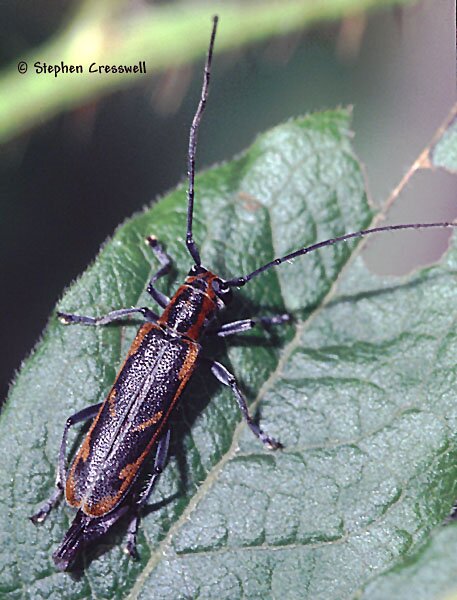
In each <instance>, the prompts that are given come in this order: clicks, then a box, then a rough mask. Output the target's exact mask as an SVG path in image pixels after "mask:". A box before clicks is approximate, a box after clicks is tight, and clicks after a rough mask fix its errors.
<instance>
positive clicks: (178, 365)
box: [30, 17, 456, 570]
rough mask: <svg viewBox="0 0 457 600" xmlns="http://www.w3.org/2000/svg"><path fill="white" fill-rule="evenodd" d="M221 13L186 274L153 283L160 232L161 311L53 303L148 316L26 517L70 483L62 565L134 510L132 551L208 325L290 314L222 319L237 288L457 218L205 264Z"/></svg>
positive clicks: (227, 379) (283, 318)
mask: <svg viewBox="0 0 457 600" xmlns="http://www.w3.org/2000/svg"><path fill="white" fill-rule="evenodd" d="M217 23H218V18H217V17H214V18H213V27H212V32H211V38H210V43H209V48H208V53H207V58H206V62H205V69H204V77H203V85H202V91H201V97H200V101H199V104H198V107H197V111H196V113H195V116H194V119H193V121H192V125H191V128H190V136H189V149H188V191H187V232H186V247H187V250H188V252H189V254H190V256H191V258H192V260H193V263H194V264H193V265H192V267H191V268H190V270H189V272H188V275H187V277H186V279H185V281H184V283H183V284H182V285H181V286H180V287H179V288H178V290H177V291H176V292H175V294H174V296H173V297H172V298H171V299H170V298H168V297H166V296H165V295H164V294H163V293H162V292H160V291H159V290H158V289H157V288H156V287H155V284H156V282H157V280H158V279H159V278H161V277H163V276H164V275H166V274H167V273H168V272H169V270H170V266H171V259H170V258H169V256H168V255H167V253H166V252H165V250H164V248H163V247H162V246H161V244H160V243H159V241H158V240H157V239H156V238H155V237H154V236H149V237H148V238H147V240H146V242H147V244H148V245H149V246H150V248H151V249H152V251H153V253H154V254H155V256H156V258H157V260H158V262H159V265H160V268H159V269H158V271H157V272H156V273H155V274H154V275H153V276H152V278H151V280H150V282H149V284H148V287H147V291H148V293H149V294H150V295H151V297H152V298H153V300H154V301H155V302H156V303H157V304H158V305H159V306H160V307H161V308H162V309H163V312H162V314H161V315H158V314H157V313H156V312H154V311H153V310H152V309H150V308H149V307H137V308H122V309H118V310H114V311H112V312H110V313H108V314H107V315H105V316H102V317H89V316H82V315H75V314H68V313H61V312H59V313H57V314H58V317H59V318H60V320H61V321H62V322H63V323H64V324H77V323H79V324H84V325H105V324H108V323H111V322H114V321H117V320H122V319H124V318H125V317H127V316H129V315H132V314H140V315H142V316H143V317H144V319H145V323H144V324H143V325H142V326H141V327H140V329H139V330H138V333H137V335H136V337H135V339H134V341H133V343H132V345H131V347H130V350H129V352H128V354H127V357H126V359H125V361H124V363H123V365H122V367H121V369H120V370H119V373H118V375H117V377H116V380H115V382H114V384H113V386H112V388H111V390H110V391H109V393H108V395H107V397H106V399H105V400H104V402H100V403H98V404H94V405H93V406H89V407H87V408H84V409H83V410H81V411H79V412H78V413H76V414H74V415H72V416H71V417H69V418H68V419H67V422H66V424H65V428H64V433H63V436H62V441H61V445H60V450H59V458H58V468H57V478H56V487H55V490H54V492H53V494H52V495H51V497H50V498H49V499H48V500H47V501H46V502H45V503H44V504H43V505H42V506H41V507H40V508H39V510H38V511H37V512H36V513H35V514H34V515H33V516H32V517H30V518H31V520H32V521H33V522H34V523H41V522H43V521H44V520H45V519H46V518H47V516H48V514H49V513H50V511H51V510H52V509H53V508H54V507H55V506H56V504H57V503H58V501H59V500H60V498H61V496H62V495H63V494H64V493H65V498H66V501H67V503H68V504H69V505H70V506H72V507H75V508H77V509H78V510H77V513H76V516H75V518H74V520H73V522H72V524H71V526H70V528H69V529H68V531H67V533H66V534H65V537H64V539H63V541H62V543H61V545H60V546H59V548H58V549H57V550H56V551H55V552H54V554H53V559H54V562H55V564H56V567H57V568H58V569H59V570H69V569H71V568H72V566H73V564H74V562H75V560H76V558H77V557H78V555H79V553H80V552H81V550H82V549H83V548H84V547H85V546H87V545H88V544H90V543H92V542H94V541H95V540H97V539H98V538H100V537H101V536H102V535H104V534H105V533H106V532H107V531H108V530H109V529H110V528H111V527H112V526H113V525H114V523H116V522H117V521H118V520H119V519H120V518H121V517H124V516H125V517H128V519H129V521H128V526H127V544H126V552H127V553H128V554H130V555H131V556H132V557H135V556H136V534H137V529H138V524H139V519H140V515H141V510H142V508H143V507H144V506H145V504H146V503H147V500H148V498H149V497H150V495H151V493H152V491H153V489H154V487H155V486H156V484H157V481H158V479H159V476H160V474H161V473H162V471H163V469H164V467H165V465H166V461H167V455H168V449H169V444H170V416H171V414H172V412H173V411H174V409H175V407H176V405H177V404H178V403H179V402H180V401H181V398H182V394H183V391H184V389H185V388H186V386H187V384H188V382H189V380H190V378H191V376H192V374H193V373H194V371H195V369H196V368H197V366H198V364H199V363H200V362H201V361H202V360H204V359H202V356H201V350H202V346H201V341H202V340H203V338H204V336H205V334H206V335H207V334H213V335H217V336H219V337H227V336H230V335H234V334H239V333H243V332H245V331H248V330H250V329H252V328H254V327H258V326H269V325H281V324H283V323H286V322H288V321H289V320H290V317H289V315H287V314H283V315H277V316H272V317H254V318H251V319H243V320H239V321H234V322H231V323H226V324H224V325H221V326H217V325H216V318H217V316H218V315H219V313H221V311H223V310H224V308H225V307H226V306H227V305H228V304H229V303H230V301H231V299H232V288H240V287H242V286H244V285H245V284H247V283H248V282H249V281H250V280H251V279H253V278H254V277H257V276H259V275H260V274H261V273H263V272H264V271H266V270H268V269H270V268H272V267H276V266H279V265H280V264H282V263H283V262H285V261H290V260H293V259H294V258H297V257H299V256H303V255H305V254H308V253H310V252H314V251H316V250H318V249H321V248H324V247H326V246H331V245H333V244H336V243H340V242H345V241H348V240H351V239H353V238H357V237H362V236H365V235H369V234H373V233H380V232H385V231H396V230H401V229H424V228H432V227H455V226H456V224H455V223H450V222H440V223H410V224H400V225H390V226H384V227H375V228H372V229H365V230H361V231H357V232H354V233H348V234H345V235H342V236H339V237H335V238H332V239H328V240H325V241H322V242H318V243H316V244H313V245H311V246H308V247H303V248H299V249H298V250H296V251H295V252H292V253H290V254H287V255H286V256H283V257H280V258H275V259H273V260H271V261H270V262H268V263H266V264H264V265H262V266H260V267H258V268H257V269H255V270H254V271H252V272H251V273H248V274H246V275H243V276H238V277H234V278H232V279H228V280H224V279H223V278H221V277H219V276H218V275H217V274H215V273H213V272H212V271H211V270H209V269H207V268H205V267H204V266H203V265H202V262H201V259H200V253H199V249H198V246H197V244H196V243H195V241H194V239H193V233H192V220H193V207H194V177H195V155H196V149H197V135H198V128H199V125H200V121H201V118H202V115H203V112H204V109H205V106H206V101H207V97H208V90H209V81H210V71H211V62H212V55H213V48H214V40H215V36H216V29H217ZM209 365H210V369H211V372H212V374H213V375H214V376H215V378H216V379H217V380H218V381H219V382H220V383H221V384H223V385H225V386H228V387H229V388H230V389H231V390H232V392H233V394H234V396H235V399H236V401H237V403H238V406H239V408H240V411H241V413H242V416H243V417H244V419H245V421H246V422H247V425H248V426H249V427H250V429H251V431H252V432H253V433H254V435H255V436H256V437H257V438H259V440H260V441H261V442H262V443H263V444H264V445H265V446H266V447H268V448H270V449H278V448H281V447H282V445H281V443H280V442H279V441H278V440H276V439H274V438H272V437H270V436H269V435H268V434H267V433H266V432H265V431H263V430H262V428H261V427H260V426H259V425H258V424H257V423H256V422H255V421H254V420H253V418H252V416H251V415H250V412H249V409H248V406H247V403H246V400H245V398H244V395H243V393H242V391H241V389H240V387H239V386H238V384H237V381H236V379H235V377H234V376H233V375H232V374H231V373H230V372H229V371H228V370H227V369H226V368H225V367H224V366H223V365H222V364H221V363H219V362H216V361H210V362H209ZM89 419H93V421H92V424H91V426H90V428H89V430H88V432H87V434H86V436H85V438H84V440H83V442H82V444H81V446H80V447H79V450H78V451H77V453H76V455H75V457H74V458H73V460H72V462H71V464H70V467H69V468H68V470H67V469H66V445H67V436H68V432H69V429H70V428H71V427H72V426H74V425H75V424H77V423H80V422H82V421H86V420H89ZM154 451H155V455H154V466H153V471H152V475H151V476H150V479H149V481H148V483H147V485H146V486H145V487H144V488H142V487H141V485H140V484H139V481H140V480H139V475H140V474H142V472H143V469H144V467H145V464H146V462H147V459H148V458H149V457H150V456H152V455H153V453H154Z"/></svg>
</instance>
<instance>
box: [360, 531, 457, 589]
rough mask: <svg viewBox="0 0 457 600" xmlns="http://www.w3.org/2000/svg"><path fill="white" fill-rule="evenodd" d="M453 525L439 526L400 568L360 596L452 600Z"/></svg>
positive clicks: (456, 540)
mask: <svg viewBox="0 0 457 600" xmlns="http://www.w3.org/2000/svg"><path fill="white" fill-rule="evenodd" d="M456 553H457V527H456V525H455V524H453V525H450V526H448V527H446V528H441V529H439V530H438V531H436V532H435V535H434V536H433V537H432V538H431V540H430V541H429V542H428V543H427V544H426V545H425V546H424V547H421V548H420V550H419V551H418V552H416V553H415V554H414V555H413V556H411V557H410V558H409V560H408V561H407V562H406V563H405V565H404V566H403V567H402V568H396V569H393V570H392V572H390V573H388V574H387V575H384V576H383V577H381V578H379V579H378V580H376V581H375V582H374V583H373V584H371V585H368V586H367V589H366V590H365V591H364V594H363V595H361V596H360V598H361V599H367V600H368V599H369V600H385V598H389V600H404V599H405V598H414V599H415V600H456V598H457V581H456V578H455V557H456Z"/></svg>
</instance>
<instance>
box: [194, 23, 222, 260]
mask: <svg viewBox="0 0 457 600" xmlns="http://www.w3.org/2000/svg"><path fill="white" fill-rule="evenodd" d="M218 20H219V17H218V16H217V15H215V16H214V17H213V30H212V32H211V38H210V41H209V47H208V54H207V55H206V62H205V70H204V72H203V85H202V92H201V96H200V102H199V103H198V107H197V112H196V113H195V116H194V119H193V121H192V125H191V126H190V135H189V152H188V154H187V176H188V178H189V187H188V190H187V233H186V246H187V249H188V250H189V252H190V255H191V256H192V259H193V261H194V263H195V264H196V265H197V266H200V264H201V260H200V253H199V251H198V248H197V244H196V243H195V242H194V238H193V236H192V220H193V214H194V180H195V153H196V151H197V138H198V128H199V126H200V121H201V119H202V115H203V111H204V110H205V106H206V100H207V98H208V89H209V79H210V74H211V60H212V58H213V48H214V39H215V37H216V29H217V22H218Z"/></svg>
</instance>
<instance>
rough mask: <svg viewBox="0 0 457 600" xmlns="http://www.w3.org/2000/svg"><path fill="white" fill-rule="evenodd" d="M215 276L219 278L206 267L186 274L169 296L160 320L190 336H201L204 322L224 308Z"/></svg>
mask: <svg viewBox="0 0 457 600" xmlns="http://www.w3.org/2000/svg"><path fill="white" fill-rule="evenodd" d="M215 280H219V278H218V277H217V276H216V275H214V274H213V273H211V272H210V271H206V270H204V271H203V272H202V273H198V274H197V275H189V276H188V277H187V278H186V280H185V282H184V284H183V285H181V286H180V287H179V288H178V290H177V291H176V293H175V295H174V296H173V297H172V298H171V300H170V303H169V304H168V306H167V307H166V308H165V310H164V312H163V314H162V316H161V317H160V320H159V321H158V322H159V324H160V325H162V326H163V327H166V328H167V329H171V330H173V331H175V332H176V333H177V334H179V335H184V336H186V337H189V338H190V339H192V340H195V341H197V340H198V339H199V338H201V336H202V335H203V333H204V330H205V328H206V326H207V325H208V324H209V323H210V322H211V321H212V320H213V319H214V317H215V316H216V314H217V313H218V312H219V311H220V310H222V309H223V308H224V303H223V302H222V301H221V300H220V298H218V296H217V294H216V292H215V290H214V287H213V282H214V281H215Z"/></svg>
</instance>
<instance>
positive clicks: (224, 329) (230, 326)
mask: <svg viewBox="0 0 457 600" xmlns="http://www.w3.org/2000/svg"><path fill="white" fill-rule="evenodd" d="M289 321H290V315H288V314H284V315H275V316H274V317H254V318H252V319H242V320H241V321H232V323H225V324H224V325H221V326H220V327H219V328H218V329H214V330H212V331H211V330H210V331H208V332H207V334H208V335H217V336H219V337H226V336H229V335H234V334H236V333H243V332H244V331H249V330H250V329H253V328H254V327H258V326H260V327H268V326H269V325H282V324H283V323H288V322H289Z"/></svg>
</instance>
